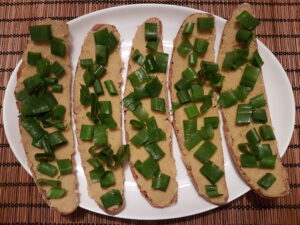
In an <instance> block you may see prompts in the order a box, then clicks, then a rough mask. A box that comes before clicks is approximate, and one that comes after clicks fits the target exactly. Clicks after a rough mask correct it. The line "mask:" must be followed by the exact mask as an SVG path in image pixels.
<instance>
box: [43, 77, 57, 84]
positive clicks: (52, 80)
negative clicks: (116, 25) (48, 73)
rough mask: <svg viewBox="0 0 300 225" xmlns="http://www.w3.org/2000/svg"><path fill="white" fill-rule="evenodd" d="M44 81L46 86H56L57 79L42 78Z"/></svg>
mask: <svg viewBox="0 0 300 225" xmlns="http://www.w3.org/2000/svg"><path fill="white" fill-rule="evenodd" d="M43 80H44V81H45V83H46V84H48V85H54V84H57V79H56V78H53V77H44V79H43Z"/></svg>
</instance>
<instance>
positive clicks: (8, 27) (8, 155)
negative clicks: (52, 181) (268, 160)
mask: <svg viewBox="0 0 300 225" xmlns="http://www.w3.org/2000/svg"><path fill="white" fill-rule="evenodd" d="M241 2H244V1H236V0H230V1H221V0H215V1H203V0H198V1H197V0H191V1H182V0H157V1H154V0H149V1H147V0H143V1H137V0H108V1H104V0H69V1H68V0H53V1H50V0H48V1H46V0H44V1H42V0H41V1H39V0H30V1H27V0H26V1H25V0H1V1H0V31H1V32H0V99H1V100H0V101H1V102H0V113H1V119H0V225H1V224H45V225H46V224H49V225H50V224H52V225H60V224H87V223H88V224H152V222H151V221H148V222H147V221H144V222H142V221H135V220H124V219H116V218H112V217H107V216H102V215H98V214H95V213H92V212H89V211H86V210H84V209H81V208H78V209H77V210H76V212H75V213H73V214H72V215H69V216H61V215H60V214H58V213H57V212H55V211H53V210H50V209H49V208H48V206H47V205H46V204H45V203H44V201H43V200H42V198H41V195H40V194H39V193H38V191H37V188H36V187H35V184H34V183H33V180H32V178H31V177H30V176H29V175H28V174H27V173H26V172H25V170H24V169H23V168H22V167H21V165H20V163H19V162H18V161H17V160H16V158H15V157H14V155H13V153H12V151H11V149H10V147H9V144H8V142H7V139H6V137H5V133H4V128H3V121H2V100H3V97H4V94H5V89H6V85H7V83H8V80H9V78H10V76H11V72H12V71H13V69H14V67H15V65H16V63H17V62H18V61H19V60H20V59H21V55H22V53H23V50H24V48H25V46H26V42H27V38H28V26H29V25H33V24H35V23H36V21H39V20H42V19H44V18H53V19H59V20H64V21H68V20H71V19H73V18H76V17H78V16H81V15H84V14H86V13H89V12H93V11H96V10H100V9H104V8H109V7H114V6H118V5H127V4H136V3H165V4H176V5H181V6H187V7H191V8H196V9H201V10H203V11H207V12H209V13H213V14H215V15H219V16H221V17H224V18H228V17H229V16H230V14H231V12H232V10H233V9H234V8H235V7H236V6H237V5H238V4H240V3H241ZM249 3H251V4H252V5H253V8H254V11H255V13H256V16H257V17H258V18H260V20H261V21H262V22H263V23H262V24H261V26H259V28H258V31H257V32H258V37H259V39H260V40H261V41H262V42H263V43H264V44H266V45H267V46H268V48H269V49H271V50H272V51H273V53H274V54H275V55H276V56H277V58H278V59H279V61H280V62H281V64H282V65H283V67H284V69H285V70H286V72H287V75H288V78H289V80H290V82H291V84H292V87H293V92H294V95H295V100H296V124H295V128H294V133H293V138H292V140H291V143H290V145H289V147H288V150H287V152H286V154H285V156H284V157H283V163H284V166H285V167H286V168H287V170H288V173H289V177H290V187H291V193H290V194H289V195H288V196H287V197H285V198H281V199H276V200H265V199H262V198H260V197H259V196H257V195H256V194H254V193H253V192H252V191H250V192H248V193H247V194H245V195H244V196H242V197H240V198H238V199H237V200H235V201H233V202H231V203H229V204H227V205H225V206H223V207H220V208H218V209H215V210H213V211H210V212H206V213H203V214H199V215H195V216H190V217H186V218H182V219H174V220H165V221H160V222H158V221H156V222H155V224H185V225H188V224H230V225H250V224H251V225H252V224H263V225H270V224H272V225H275V224H276V225H281V224H300V210H299V209H300V197H299V196H300V175H299V174H300V132H299V131H300V93H299V91H300V79H299V76H300V42H299V40H300V39H299V38H300V16H299V15H300V1H299V0H293V1H292V0H264V1H253V0H251V1H250V2H249ZM278 91H280V90H278Z"/></svg>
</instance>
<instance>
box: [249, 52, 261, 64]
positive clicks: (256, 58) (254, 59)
mask: <svg viewBox="0 0 300 225" xmlns="http://www.w3.org/2000/svg"><path fill="white" fill-rule="evenodd" d="M250 61H251V63H252V65H253V66H257V67H262V65H263V64H264V61H263V60H262V58H261V57H260V55H259V53H258V51H257V50H256V51H255V52H254V53H253V55H252V57H251V59H250Z"/></svg>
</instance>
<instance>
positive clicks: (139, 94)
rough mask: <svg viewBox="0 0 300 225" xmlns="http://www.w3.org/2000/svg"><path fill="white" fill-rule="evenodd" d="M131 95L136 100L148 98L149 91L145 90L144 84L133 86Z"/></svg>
mask: <svg viewBox="0 0 300 225" xmlns="http://www.w3.org/2000/svg"><path fill="white" fill-rule="evenodd" d="M133 95H134V98H135V99H136V100H140V99H143V98H148V97H149V96H150V94H149V92H148V91H147V90H146V85H142V86H139V87H135V88H134V92H133Z"/></svg>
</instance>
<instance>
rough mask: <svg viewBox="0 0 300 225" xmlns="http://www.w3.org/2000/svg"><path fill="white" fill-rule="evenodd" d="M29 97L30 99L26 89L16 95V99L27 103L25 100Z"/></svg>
mask: <svg viewBox="0 0 300 225" xmlns="http://www.w3.org/2000/svg"><path fill="white" fill-rule="evenodd" d="M39 79H40V78H39ZM28 97H29V93H28V91H27V90H26V89H23V90H21V91H19V92H18V93H16V99H17V100H19V101H25V99H26V98H28Z"/></svg>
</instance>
